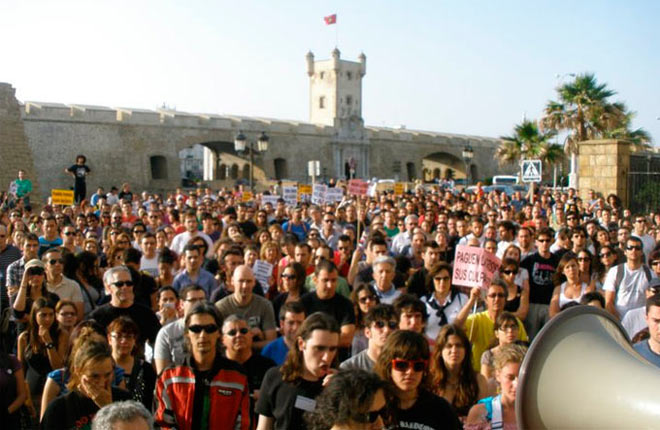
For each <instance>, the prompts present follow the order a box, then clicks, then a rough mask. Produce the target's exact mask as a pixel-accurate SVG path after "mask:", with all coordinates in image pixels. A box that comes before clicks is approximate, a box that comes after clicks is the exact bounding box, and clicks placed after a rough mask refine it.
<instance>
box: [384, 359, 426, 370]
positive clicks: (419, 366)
mask: <svg viewBox="0 0 660 430" xmlns="http://www.w3.org/2000/svg"><path fill="white" fill-rule="evenodd" d="M427 363H428V362H427V361H426V360H403V359H401V358H395V359H394V360H392V369H394V370H396V371H398V372H407V371H408V369H410V368H411V367H412V369H413V371H415V372H423V371H424V370H426V365H427Z"/></svg>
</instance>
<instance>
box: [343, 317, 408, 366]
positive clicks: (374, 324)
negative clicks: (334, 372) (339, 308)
mask: <svg viewBox="0 0 660 430" xmlns="http://www.w3.org/2000/svg"><path fill="white" fill-rule="evenodd" d="M364 322H365V328H364V335H365V336H366V337H367V339H368V340H369V345H368V347H367V349H365V350H363V351H361V352H359V353H358V354H356V355H354V356H353V357H351V358H349V359H348V360H345V361H344V362H342V363H341V364H340V365H339V368H340V369H362V370H367V371H369V372H371V371H373V369H374V366H375V365H376V362H377V361H378V356H379V355H380V351H381V350H382V349H383V346H384V345H385V341H386V340H387V338H388V337H389V336H390V334H392V333H393V332H394V331H395V330H397V329H398V328H399V322H398V321H397V318H396V312H395V311H394V307H393V306H392V305H385V304H382V305H376V306H375V307H373V308H371V309H370V310H369V312H367V315H366V316H365V318H364Z"/></svg>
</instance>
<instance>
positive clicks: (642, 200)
mask: <svg viewBox="0 0 660 430" xmlns="http://www.w3.org/2000/svg"><path fill="white" fill-rule="evenodd" d="M630 197H631V199H630V200H631V202H633V205H637V206H638V207H637V210H641V211H643V212H650V211H651V210H655V208H658V207H660V182H647V183H645V184H644V185H642V186H641V187H640V188H639V191H637V192H636V193H635V195H634V196H630ZM631 209H632V208H631Z"/></svg>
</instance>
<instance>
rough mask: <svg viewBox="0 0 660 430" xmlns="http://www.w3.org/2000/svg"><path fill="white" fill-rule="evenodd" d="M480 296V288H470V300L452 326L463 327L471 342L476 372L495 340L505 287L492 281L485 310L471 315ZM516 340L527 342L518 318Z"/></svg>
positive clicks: (501, 283)
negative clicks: (483, 355) (482, 357)
mask: <svg viewBox="0 0 660 430" xmlns="http://www.w3.org/2000/svg"><path fill="white" fill-rule="evenodd" d="M480 296H481V289H480V288H477V287H475V288H472V291H470V299H469V300H468V302H467V303H466V304H465V306H463V308H462V309H461V311H460V312H459V313H458V315H457V316H456V319H455V320H454V324H456V325H457V326H459V327H463V326H465V333H467V335H468V336H469V338H470V340H471V341H472V367H473V368H474V370H475V371H476V372H479V371H480V369H481V354H483V352H484V351H485V350H486V349H488V348H489V347H490V345H491V344H492V343H493V341H494V340H495V320H497V317H498V316H499V315H500V314H501V313H502V312H504V305H505V304H506V296H507V285H506V282H504V281H503V280H501V279H493V281H492V282H491V283H490V286H489V287H488V290H487V292H486V310H485V311H483V312H477V313H475V314H471V315H470V312H472V309H473V308H474V304H475V303H476V302H477V300H478V299H479V297H480ZM516 320H517V321H518V337H517V339H518V340H522V341H527V339H528V338H527V332H526V331H525V327H524V326H523V324H522V321H520V320H519V319H518V318H516Z"/></svg>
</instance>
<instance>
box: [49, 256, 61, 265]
mask: <svg viewBox="0 0 660 430" xmlns="http://www.w3.org/2000/svg"><path fill="white" fill-rule="evenodd" d="M57 263H59V264H64V259H62V258H60V259H57V260H56V259H52V260H48V264H50V265H51V266H53V265H55V264H57Z"/></svg>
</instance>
